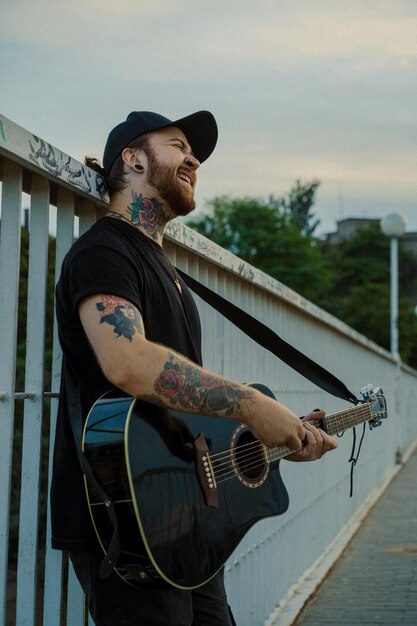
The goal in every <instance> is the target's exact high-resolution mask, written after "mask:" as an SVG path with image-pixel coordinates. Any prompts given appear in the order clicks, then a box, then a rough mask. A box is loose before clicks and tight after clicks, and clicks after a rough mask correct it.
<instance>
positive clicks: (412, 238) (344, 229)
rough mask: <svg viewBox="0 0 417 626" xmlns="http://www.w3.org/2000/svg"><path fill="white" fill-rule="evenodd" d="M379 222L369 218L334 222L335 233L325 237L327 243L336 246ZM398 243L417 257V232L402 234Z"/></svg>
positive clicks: (350, 218) (352, 218)
mask: <svg viewBox="0 0 417 626" xmlns="http://www.w3.org/2000/svg"><path fill="white" fill-rule="evenodd" d="M380 221H381V220H380V219H379V218H371V217H347V218H346V219H344V220H339V221H338V222H336V232H335V233H328V234H327V235H326V238H327V241H329V242H330V243H334V244H338V243H340V242H341V241H345V240H346V239H350V237H352V236H353V235H354V234H355V233H356V231H358V230H359V229H360V228H369V227H370V226H377V225H378V224H379V223H380ZM400 241H401V246H402V247H403V248H404V249H405V250H408V252H411V253H412V254H415V255H416V256H417V232H409V233H404V235H403V236H402V237H401V240H400Z"/></svg>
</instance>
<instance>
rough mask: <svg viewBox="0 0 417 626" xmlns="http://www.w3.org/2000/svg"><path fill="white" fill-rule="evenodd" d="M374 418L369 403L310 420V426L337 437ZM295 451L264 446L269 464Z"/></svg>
mask: <svg viewBox="0 0 417 626" xmlns="http://www.w3.org/2000/svg"><path fill="white" fill-rule="evenodd" d="M371 417H372V413H371V405H370V404H369V403H364V404H359V405H358V406H355V407H353V408H351V409H345V410H344V411H338V412H337V413H333V414H332V415H326V417H324V418H323V419H320V420H310V424H313V426H316V428H322V429H323V430H325V431H326V432H327V433H328V434H329V435H337V434H339V433H342V432H343V431H345V430H348V429H349V428H353V427H354V426H358V425H359V424H363V423H364V422H368V421H369V420H370V419H371ZM293 452H294V450H291V448H286V447H275V448H267V447H266V446H264V453H265V458H266V461H267V463H272V462H273V461H278V460H279V459H283V458H284V457H286V456H289V455H290V454H292V453H293Z"/></svg>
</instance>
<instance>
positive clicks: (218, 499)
mask: <svg viewBox="0 0 417 626" xmlns="http://www.w3.org/2000/svg"><path fill="white" fill-rule="evenodd" d="M255 386H256V387H258V388H259V389H260V390H261V391H263V392H264V393H267V394H268V395H271V396H272V393H271V392H270V391H269V390H268V389H267V388H266V387H264V386H263V385H255ZM272 397H273V396H272ZM200 433H203V434H204V437H199V435H200ZM196 442H198V443H196ZM205 446H207V448H208V454H205ZM237 448H239V450H237ZM255 449H256V452H254V450H255ZM83 450H84V452H85V455H86V456H87V458H88V459H89V461H90V463H91V464H92V466H93V468H94V471H95V473H96V475H97V477H98V478H99V480H100V481H101V483H102V485H103V487H104V489H105V490H106V492H107V493H108V495H109V497H110V498H111V499H112V501H113V502H114V503H115V508H116V511H117V517H118V522H119V526H120V536H121V543H122V552H121V555H120V558H119V559H118V562H117V565H116V568H115V569H116V571H117V572H118V573H119V574H120V575H121V576H122V577H123V578H124V579H125V580H126V581H127V582H130V583H131V584H134V585H143V584H145V585H146V584H151V585H157V586H159V585H162V586H163V585H166V584H167V583H169V584H170V585H174V586H175V587H179V588H183V589H192V588H195V587H198V586H200V585H202V584H204V583H205V582H207V581H208V580H209V579H210V578H211V577H212V576H214V574H215V573H216V572H217V571H218V570H219V569H220V568H221V567H222V566H223V565H224V563H225V561H226V560H227V559H228V557H229V556H230V554H231V553H232V552H233V550H234V549H235V548H236V546H237V544H238V543H239V541H240V540H241V539H242V537H243V536H244V535H245V534H246V533H247V531H248V530H249V529H250V528H251V526H253V524H255V522H257V521H258V520H260V519H263V518H265V517H269V516H272V515H278V514H281V513H283V512H284V511H286V509H287V507H288V495H287V491H286V489H285V487H284V484H283V482H282V479H281V476H280V473H279V460H278V461H273V462H269V463H266V462H265V458H264V456H262V455H263V454H264V452H263V451H262V450H263V447H261V446H259V444H258V445H257V442H256V439H254V437H253V435H252V434H251V432H250V431H249V429H248V428H247V427H246V426H245V425H244V424H242V423H239V422H237V421H236V420H231V419H227V418H213V417H206V416H201V415H192V414H189V413H180V412H173V411H171V412H169V411H167V410H165V409H162V408H158V407H156V406H155V405H152V404H148V403H146V402H142V401H135V400H132V398H129V397H127V398H120V397H118V398H115V397H111V395H106V396H104V397H103V398H102V399H100V400H99V401H98V402H96V404H95V405H94V407H93V409H92V410H91V411H90V414H89V416H88V418H87V421H86V425H85V429H84V437H83ZM216 455H218V456H216ZM207 457H209V461H207ZM248 460H249V462H248ZM205 463H206V465H204V464H205ZM204 468H205V469H204ZM211 469H213V473H212V474H210V471H211ZM201 471H203V476H202V475H201ZM204 471H206V474H204ZM207 476H213V477H214V479H213V482H211V483H210V480H211V479H210V478H208V481H209V482H207V483H205V478H207ZM210 484H211V486H210ZM86 490H87V498H88V503H89V508H90V512H91V516H92V520H93V524H94V526H95V530H96V533H97V536H98V538H99V541H100V543H101V546H102V548H103V550H104V552H106V551H107V549H108V546H109V542H110V539H111V536H112V533H113V528H112V526H111V524H110V522H109V520H108V516H107V513H106V507H105V505H104V504H103V502H102V500H100V498H99V497H98V496H97V494H96V493H95V492H94V490H93V489H92V488H91V486H90V485H89V483H88V481H87V480H86Z"/></svg>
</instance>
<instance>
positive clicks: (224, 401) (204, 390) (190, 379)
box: [154, 353, 252, 415]
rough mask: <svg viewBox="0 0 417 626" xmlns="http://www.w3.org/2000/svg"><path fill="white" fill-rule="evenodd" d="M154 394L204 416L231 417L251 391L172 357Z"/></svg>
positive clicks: (156, 381)
mask: <svg viewBox="0 0 417 626" xmlns="http://www.w3.org/2000/svg"><path fill="white" fill-rule="evenodd" d="M154 391H155V393H156V394H157V396H159V397H163V398H166V399H168V400H169V401H170V402H171V403H172V404H178V405H179V406H180V407H183V408H186V409H191V410H192V411H195V412H196V413H203V414H206V415H213V414H218V415H231V414H232V413H233V412H234V410H235V409H238V408H240V402H241V401H242V400H244V399H245V398H248V397H250V396H251V395H252V391H251V389H249V388H248V390H244V391H243V390H242V387H241V386H240V385H237V384H236V383H233V382H231V381H226V380H224V379H221V378H219V377H217V376H214V375H211V374H207V373H206V372H203V371H202V370H201V369H200V368H199V367H198V366H196V365H193V364H192V363H189V362H187V361H183V360H182V359H178V358H176V357H175V355H174V354H172V353H169V354H168V361H167V362H166V363H165V365H164V369H163V370H162V372H161V373H160V374H159V376H158V378H157V379H156V380H155V383H154Z"/></svg>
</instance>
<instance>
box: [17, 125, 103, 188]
mask: <svg viewBox="0 0 417 626" xmlns="http://www.w3.org/2000/svg"><path fill="white" fill-rule="evenodd" d="M32 137H33V145H32V142H31V141H30V140H29V146H30V150H31V152H30V153H29V158H30V159H31V160H32V161H33V162H34V163H36V165H39V166H41V167H43V168H44V169H45V170H46V171H48V172H49V173H50V174H52V175H53V176H57V177H58V178H64V179H65V178H66V180H67V182H68V183H71V184H72V185H75V186H76V187H80V188H81V189H82V190H83V191H87V192H91V182H92V181H91V178H92V173H91V171H90V170H89V169H88V168H87V167H84V166H81V167H76V168H74V167H72V166H71V160H72V159H71V157H69V156H67V155H66V154H64V153H63V152H61V151H60V150H57V148H54V147H53V146H51V144H50V143H46V142H45V141H44V140H43V139H39V137H36V135H32ZM94 178H95V183H96V190H97V191H99V192H100V191H101V189H102V188H103V181H102V177H101V176H99V175H94Z"/></svg>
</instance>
